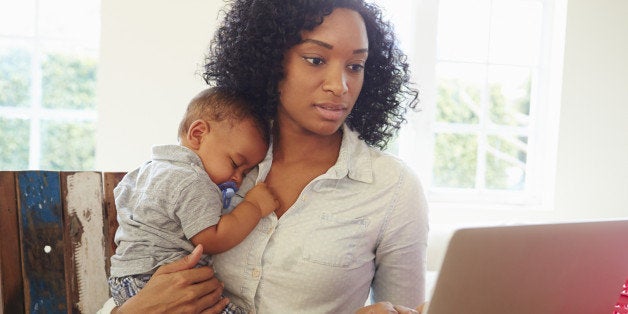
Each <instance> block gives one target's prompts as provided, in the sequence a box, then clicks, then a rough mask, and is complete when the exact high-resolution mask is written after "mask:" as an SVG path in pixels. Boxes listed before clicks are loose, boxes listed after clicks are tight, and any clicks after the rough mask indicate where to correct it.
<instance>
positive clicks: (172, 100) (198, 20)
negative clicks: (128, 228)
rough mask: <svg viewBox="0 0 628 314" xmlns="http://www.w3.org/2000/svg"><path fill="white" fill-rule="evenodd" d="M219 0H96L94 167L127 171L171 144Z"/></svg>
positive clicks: (195, 86)
mask: <svg viewBox="0 0 628 314" xmlns="http://www.w3.org/2000/svg"><path fill="white" fill-rule="evenodd" d="M221 3H222V2H221V1H207V0H186V1H171V0H134V1H125V0H107V1H102V9H101V10H102V39H101V55H100V67H99V77H98V90H97V93H98V134H97V141H96V168H97V169H99V170H103V171H129V170H131V169H133V168H135V167H137V166H138V165H139V164H140V163H142V162H143V161H145V160H147V159H148V158H150V147H151V146H152V145H154V144H167V143H176V135H177V128H178V123H179V120H180V118H181V116H182V114H183V112H184V110H185V107H186V106H187V103H188V101H189V100H190V99H191V98H192V97H193V96H194V95H195V94H196V93H197V92H198V91H200V90H201V89H202V88H203V87H204V86H205V83H204V82H203V80H202V78H201V76H200V73H202V65H203V58H204V54H205V50H206V47H207V45H208V44H209V41H210V37H211V35H212V34H213V30H214V28H215V25H216V21H217V17H218V11H219V9H220V4H221Z"/></svg>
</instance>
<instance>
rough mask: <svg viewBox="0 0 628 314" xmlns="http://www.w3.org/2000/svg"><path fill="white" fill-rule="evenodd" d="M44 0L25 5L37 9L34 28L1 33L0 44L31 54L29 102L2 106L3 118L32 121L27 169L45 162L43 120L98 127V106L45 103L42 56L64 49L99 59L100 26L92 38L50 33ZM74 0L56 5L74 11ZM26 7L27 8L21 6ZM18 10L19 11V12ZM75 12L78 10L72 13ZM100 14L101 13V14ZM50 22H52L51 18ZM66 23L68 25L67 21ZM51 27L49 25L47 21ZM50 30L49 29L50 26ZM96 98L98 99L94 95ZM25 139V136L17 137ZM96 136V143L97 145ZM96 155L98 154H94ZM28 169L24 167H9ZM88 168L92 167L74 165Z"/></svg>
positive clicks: (3, 46)
mask: <svg viewBox="0 0 628 314" xmlns="http://www.w3.org/2000/svg"><path fill="white" fill-rule="evenodd" d="M41 1H42V0H32V1H30V2H29V3H27V4H25V6H31V5H32V8H31V9H33V10H34V12H35V13H34V15H33V19H32V20H31V21H30V23H31V24H32V25H31V26H32V29H31V32H30V34H2V33H0V48H8V49H23V50H24V51H27V52H28V55H29V57H30V73H29V77H30V89H29V92H28V93H29V105H28V106H23V107H22V106H0V118H5V119H15V120H25V121H28V123H29V138H28V147H29V149H28V159H29V160H28V165H27V169H40V168H41V162H42V148H43V141H44V137H45V135H44V134H42V124H43V123H44V122H61V123H67V124H73V123H76V124H80V123H84V122H88V123H92V124H93V125H94V127H95V125H96V122H97V118H98V117H97V109H96V108H95V107H94V108H91V109H65V108H46V107H44V106H43V100H42V95H43V86H42V80H43V73H42V68H43V63H44V61H43V58H44V56H45V55H46V54H47V53H64V54H66V53H67V54H73V55H79V56H87V57H91V58H93V59H95V60H98V54H99V39H100V34H99V33H100V29H99V28H98V29H97V30H96V31H97V32H98V33H97V34H90V35H92V36H91V37H89V38H80V37H74V38H73V37H72V36H67V37H63V36H50V35H47V34H45V32H42V31H40V25H39V24H40V23H41V21H40V19H43V18H48V19H49V20H52V19H53V18H51V17H47V16H45V15H43V14H42V13H41V6H42V5H41ZM72 4H73V3H72V0H70V1H61V3H57V5H66V6H67V7H68V8H67V9H68V12H73V11H72V8H74V7H73V5H72ZM49 5H50V4H49ZM92 5H95V6H98V7H99V6H100V2H99V1H94V3H93V4H92ZM22 9H24V8H22ZM16 14H17V13H16ZM73 14H76V13H73ZM98 16H99V14H98ZM49 23H50V22H49ZM66 26H67V25H66ZM48 27H50V25H48ZM48 31H50V30H48ZM94 101H95V99H94ZM17 140H18V141H24V139H17ZM95 140H96V139H95V138H94V147H95ZM94 157H95V156H94ZM10 170H25V169H21V168H20V169H10ZM47 170H69V169H47ZM72 170H89V169H72Z"/></svg>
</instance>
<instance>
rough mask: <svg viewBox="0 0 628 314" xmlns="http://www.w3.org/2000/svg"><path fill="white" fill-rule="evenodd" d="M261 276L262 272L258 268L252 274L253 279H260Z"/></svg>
mask: <svg viewBox="0 0 628 314" xmlns="http://www.w3.org/2000/svg"><path fill="white" fill-rule="evenodd" d="M260 274H261V272H260V270H259V269H257V268H255V269H253V272H252V275H253V278H255V279H258V278H259V277H260Z"/></svg>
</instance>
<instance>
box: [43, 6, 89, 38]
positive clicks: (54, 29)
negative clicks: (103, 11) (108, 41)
mask: <svg viewBox="0 0 628 314" xmlns="http://www.w3.org/2000/svg"><path fill="white" fill-rule="evenodd" d="M99 6H100V1H85V0H55V1H39V20H38V22H39V23H38V25H39V32H40V36H42V37H46V38H56V39H73V40H80V41H81V43H82V44H86V43H88V46H90V47H96V46H97V45H98V40H99V38H98V34H100V7H99Z"/></svg>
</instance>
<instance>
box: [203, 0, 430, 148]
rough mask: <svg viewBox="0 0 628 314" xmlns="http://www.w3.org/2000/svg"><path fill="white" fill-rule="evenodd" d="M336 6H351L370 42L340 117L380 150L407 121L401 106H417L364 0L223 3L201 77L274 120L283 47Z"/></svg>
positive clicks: (374, 10)
mask: <svg viewBox="0 0 628 314" xmlns="http://www.w3.org/2000/svg"><path fill="white" fill-rule="evenodd" d="M335 8H347V9H351V10H354V11H356V12H358V13H359V14H360V15H361V16H362V18H363V20H364V23H365V26H366V31H367V35H368V41H369V52H368V59H367V61H366V64H365V69H364V83H363V86H362V90H361V92H360V95H359V97H358V99H357V101H356V103H355V105H354V107H353V110H352V111H351V113H350V114H349V116H348V117H347V119H346V123H347V125H348V126H349V127H350V128H351V129H352V130H355V131H357V132H358V133H359V134H360V138H361V139H362V140H364V141H365V142H366V143H367V144H368V145H370V146H374V147H379V148H380V149H383V148H385V147H386V145H387V143H388V141H389V140H390V138H391V137H392V136H394V135H395V134H396V133H397V131H398V130H399V128H400V127H401V124H402V123H404V122H405V121H406V119H405V118H404V115H405V113H406V111H407V110H408V109H409V108H411V109H415V108H416V105H417V103H418V100H417V98H418V91H417V90H416V89H414V88H412V86H411V83H410V75H409V70H408V63H407V61H406V56H405V54H404V53H403V52H402V51H401V50H400V49H399V47H398V46H397V41H396V38H395V34H394V31H393V27H392V25H391V24H389V23H388V22H386V21H384V20H383V18H382V12H381V10H380V9H379V7H377V6H376V5H374V4H370V3H367V2H365V1H364V0H233V1H230V2H229V3H228V4H227V6H226V7H225V9H224V10H223V11H222V13H223V14H224V20H223V22H222V24H221V25H220V26H219V28H218V30H217V31H216V34H215V36H214V38H213V40H212V41H211V43H210V48H209V53H208V55H207V56H206V58H205V61H206V64H205V72H204V73H203V78H204V79H205V81H206V82H207V83H208V84H210V85H212V84H215V85H216V86H224V87H227V88H230V89H233V90H236V91H237V92H239V93H241V94H242V95H244V97H246V98H248V99H249V100H251V101H253V103H254V104H255V106H256V108H254V111H255V113H256V114H258V115H259V116H260V117H261V118H263V119H267V120H271V119H274V118H275V115H276V113H277V105H278V104H279V90H278V84H279V82H280V81H281V79H282V78H283V75H284V72H283V66H282V61H283V57H284V52H285V51H286V50H288V49H289V48H291V47H292V46H294V45H296V44H299V43H300V42H301V40H302V39H301V31H302V30H312V29H314V28H315V27H316V26H318V25H320V24H321V23H322V22H323V18H324V17H325V16H327V15H329V14H331V12H332V11H333V10H334V9H335Z"/></svg>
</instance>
